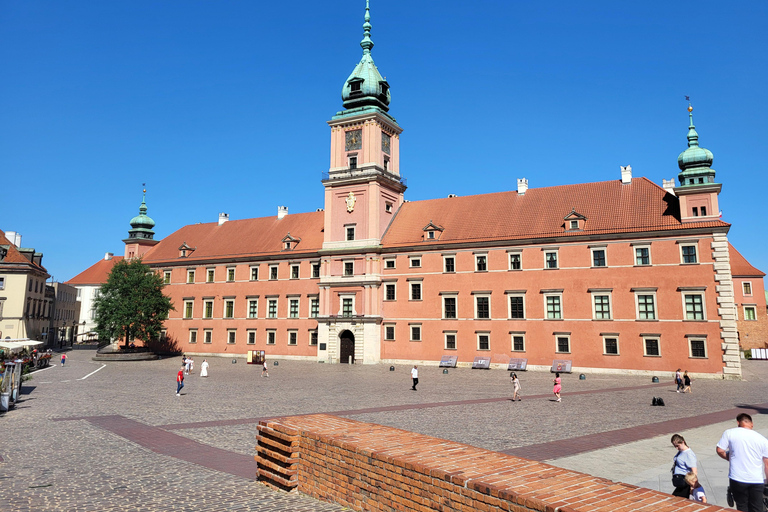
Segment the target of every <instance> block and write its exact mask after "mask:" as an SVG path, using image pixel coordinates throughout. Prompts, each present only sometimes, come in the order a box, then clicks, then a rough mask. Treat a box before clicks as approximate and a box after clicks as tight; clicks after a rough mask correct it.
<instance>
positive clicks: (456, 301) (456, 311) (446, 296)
mask: <svg viewBox="0 0 768 512" xmlns="http://www.w3.org/2000/svg"><path fill="white" fill-rule="evenodd" d="M440 295H441V301H440V302H441V303H442V306H443V320H458V319H459V294H458V292H457V293H441V294H440ZM446 299H453V300H454V303H453V306H454V308H453V309H454V311H453V313H454V315H455V316H453V317H448V316H446V314H445V300H446Z"/></svg>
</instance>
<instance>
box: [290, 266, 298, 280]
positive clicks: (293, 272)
mask: <svg viewBox="0 0 768 512" xmlns="http://www.w3.org/2000/svg"><path fill="white" fill-rule="evenodd" d="M298 278H299V266H298V265H291V279H298Z"/></svg>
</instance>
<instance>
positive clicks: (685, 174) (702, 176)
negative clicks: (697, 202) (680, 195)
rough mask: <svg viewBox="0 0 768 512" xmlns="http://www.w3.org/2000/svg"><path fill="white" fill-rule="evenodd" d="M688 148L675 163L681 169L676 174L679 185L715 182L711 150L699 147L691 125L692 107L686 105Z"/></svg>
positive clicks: (694, 129)
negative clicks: (688, 121)
mask: <svg viewBox="0 0 768 512" xmlns="http://www.w3.org/2000/svg"><path fill="white" fill-rule="evenodd" d="M688 118H689V120H690V123H689V125H688V149H686V150H685V151H683V152H682V153H680V156H678V157H677V165H678V167H680V170H681V171H682V172H681V173H680V174H678V175H677V179H678V180H680V186H681V187H690V186H696V185H711V184H713V183H714V182H715V170H714V169H712V168H711V167H710V166H711V165H712V160H713V158H714V157H713V156H712V152H711V151H710V150H708V149H704V148H702V147H699V134H698V133H697V132H696V127H695V126H694V125H693V107H691V106H690V105H688Z"/></svg>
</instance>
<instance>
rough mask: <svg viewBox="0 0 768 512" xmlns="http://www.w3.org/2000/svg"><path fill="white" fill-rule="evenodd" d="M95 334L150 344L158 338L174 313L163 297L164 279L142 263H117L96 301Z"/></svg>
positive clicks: (128, 341) (100, 336) (169, 301)
mask: <svg viewBox="0 0 768 512" xmlns="http://www.w3.org/2000/svg"><path fill="white" fill-rule="evenodd" d="M95 309H96V318H95V320H96V332H97V333H99V338H101V339H110V340H111V339H117V340H119V339H124V340H125V346H126V347H128V344H129V343H130V342H131V340H134V339H140V340H142V341H144V342H145V343H147V342H152V341H155V340H157V339H158V338H159V337H160V331H161V329H162V328H163V322H164V321H165V320H167V319H168V312H169V311H171V310H173V309H175V308H174V307H173V304H172V303H171V299H169V298H168V297H166V296H165V295H164V294H163V279H162V277H160V276H159V275H157V274H156V273H154V272H152V270H151V269H150V268H149V267H148V266H146V265H144V264H143V263H142V262H141V259H135V260H132V261H130V262H128V261H126V260H122V261H119V262H117V263H116V264H115V266H114V267H112V272H110V273H109V277H108V278H107V282H106V283H104V285H103V286H102V287H101V289H100V290H99V296H98V297H97V298H96V301H95Z"/></svg>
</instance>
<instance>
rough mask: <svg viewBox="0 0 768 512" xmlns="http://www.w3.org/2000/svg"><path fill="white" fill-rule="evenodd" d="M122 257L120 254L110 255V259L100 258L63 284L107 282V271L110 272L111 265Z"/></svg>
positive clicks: (97, 283) (75, 284) (98, 283)
mask: <svg viewBox="0 0 768 512" xmlns="http://www.w3.org/2000/svg"><path fill="white" fill-rule="evenodd" d="M122 259H123V257H122V256H112V259H109V260H105V259H101V260H99V261H97V262H96V263H95V264H93V265H91V266H90V267H88V268H87V269H85V270H83V271H82V272H80V273H79V274H77V275H76V276H75V277H73V278H72V279H70V280H69V281H66V282H65V283H64V284H69V285H72V286H77V285H100V284H104V283H106V282H107V277H108V276H109V273H110V272H112V267H114V266H115V263H117V262H118V261H121V260H122Z"/></svg>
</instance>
